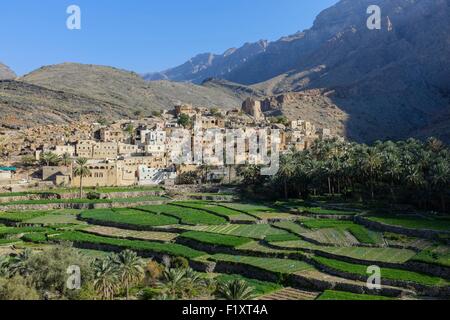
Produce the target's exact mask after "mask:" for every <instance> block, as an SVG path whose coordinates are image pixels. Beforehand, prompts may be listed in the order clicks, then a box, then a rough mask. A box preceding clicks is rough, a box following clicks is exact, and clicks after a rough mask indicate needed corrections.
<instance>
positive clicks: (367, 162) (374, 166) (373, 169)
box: [362, 148, 381, 200]
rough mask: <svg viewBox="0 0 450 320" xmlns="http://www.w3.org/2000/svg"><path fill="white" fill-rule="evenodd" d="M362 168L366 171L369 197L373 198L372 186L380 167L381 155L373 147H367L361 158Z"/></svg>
mask: <svg viewBox="0 0 450 320" xmlns="http://www.w3.org/2000/svg"><path fill="white" fill-rule="evenodd" d="M362 166H363V170H364V171H365V172H366V175H367V177H368V178H369V182H370V195H371V199H372V200H373V199H374V198H375V194H374V188H375V179H376V177H377V175H378V170H379V169H380V167H381V157H380V155H379V154H378V153H377V151H376V150H375V149H372V148H368V149H367V151H366V152H365V154H364V158H363V159H362Z"/></svg>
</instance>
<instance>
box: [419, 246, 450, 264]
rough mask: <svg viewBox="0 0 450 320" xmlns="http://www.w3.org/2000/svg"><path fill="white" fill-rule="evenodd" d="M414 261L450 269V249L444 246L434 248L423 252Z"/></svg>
mask: <svg viewBox="0 0 450 320" xmlns="http://www.w3.org/2000/svg"><path fill="white" fill-rule="evenodd" d="M412 260H413V261H418V262H425V263H431V264H436V265H440V266H444V267H450V247H449V246H443V245H439V246H433V247H431V248H428V249H425V250H423V251H421V252H420V253H418V254H417V255H416V256H414V257H413V258H412Z"/></svg>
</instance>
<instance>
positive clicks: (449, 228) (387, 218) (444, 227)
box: [367, 214, 450, 232]
mask: <svg viewBox="0 0 450 320" xmlns="http://www.w3.org/2000/svg"><path fill="white" fill-rule="evenodd" d="M367 218H368V219H369V220H372V221H375V222H381V223H385V224H390V225H394V226H400V227H405V228H411V229H430V230H436V231H446V232H450V219H449V218H432V217H419V216H401V215H396V216H392V215H386V214H385V215H378V214H377V215H370V216H367Z"/></svg>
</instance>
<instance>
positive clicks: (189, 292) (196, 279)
mask: <svg viewBox="0 0 450 320" xmlns="http://www.w3.org/2000/svg"><path fill="white" fill-rule="evenodd" d="M184 277H185V284H184V290H183V291H184V296H185V297H184V298H186V299H191V298H193V297H196V296H198V294H199V293H201V292H202V291H205V290H206V288H207V287H208V283H207V281H205V279H204V278H202V277H201V275H200V273H198V272H195V271H194V270H192V269H191V268H188V269H186V270H185V273H184Z"/></svg>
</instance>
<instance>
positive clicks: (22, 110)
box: [0, 80, 128, 128]
mask: <svg viewBox="0 0 450 320" xmlns="http://www.w3.org/2000/svg"><path fill="white" fill-rule="evenodd" d="M0 110H1V111H2V116H1V117H0V126H5V127H9V128H23V127H31V126H34V125H37V124H54V123H65V122H69V121H71V120H73V119H78V118H80V117H81V116H83V115H90V116H92V117H93V118H94V119H100V118H113V117H120V116H121V115H122V116H126V115H127V114H128V112H127V111H126V110H124V108H123V107H122V106H120V105H117V104H112V103H108V102H105V101H100V100H96V99H93V98H89V97H85V96H80V95H76V94H73V93H68V92H63V91H56V90H50V89H47V88H43V87H40V86H36V85H33V84H29V83H25V82H21V81H14V80H1V81H0Z"/></svg>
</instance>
